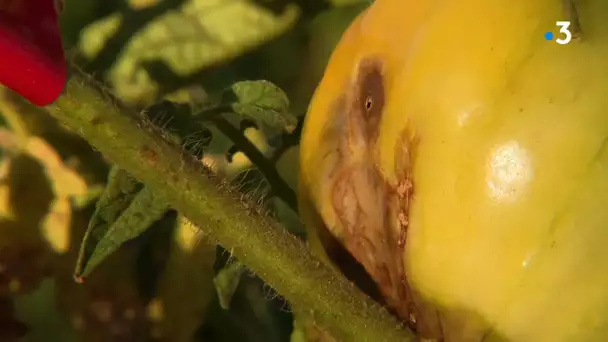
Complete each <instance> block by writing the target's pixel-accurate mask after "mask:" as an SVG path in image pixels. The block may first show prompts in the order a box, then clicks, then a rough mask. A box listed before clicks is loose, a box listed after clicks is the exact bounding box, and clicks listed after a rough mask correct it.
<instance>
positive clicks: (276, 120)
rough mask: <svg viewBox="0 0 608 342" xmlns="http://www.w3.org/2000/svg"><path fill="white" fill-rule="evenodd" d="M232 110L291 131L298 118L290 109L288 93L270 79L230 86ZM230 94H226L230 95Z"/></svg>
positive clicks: (273, 126) (275, 127) (282, 129)
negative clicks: (232, 100)
mask: <svg viewBox="0 0 608 342" xmlns="http://www.w3.org/2000/svg"><path fill="white" fill-rule="evenodd" d="M230 91H231V92H230V93H229V95H228V96H231V97H233V99H234V102H233V103H232V110H233V111H234V112H235V113H237V114H240V115H242V116H245V117H248V118H251V119H253V120H255V121H256V122H259V123H262V124H263V125H264V126H266V127H267V128H271V129H279V130H281V131H287V132H291V131H293V130H294V129H295V127H296V125H297V124H298V118H297V117H296V116H295V115H293V114H292V113H291V112H290V111H289V99H288V98H287V95H286V94H285V93H284V92H283V90H281V88H279V87H277V86H276V85H274V84H273V83H271V82H269V81H264V80H261V81H242V82H237V83H235V84H234V85H232V87H231V88H230ZM228 96H225V98H226V97H228Z"/></svg>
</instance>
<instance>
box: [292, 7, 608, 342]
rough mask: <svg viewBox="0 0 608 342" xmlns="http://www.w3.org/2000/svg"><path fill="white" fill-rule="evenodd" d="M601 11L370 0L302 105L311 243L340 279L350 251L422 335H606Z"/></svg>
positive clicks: (607, 196)
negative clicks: (565, 38)
mask: <svg viewBox="0 0 608 342" xmlns="http://www.w3.org/2000/svg"><path fill="white" fill-rule="evenodd" d="M572 8H574V9H576V11H572ZM567 16H570V17H569V18H567V19H565V17H567ZM607 18H608V2H607V1H604V0H580V1H577V0H575V1H574V2H572V1H567V0H564V1H559V0H508V1H507V0H494V1H486V0H442V1H438V0H436V1H431V0H376V1H375V2H374V3H373V4H372V5H371V6H370V8H369V9H367V10H366V11H365V12H363V13H362V14H361V15H360V16H359V17H358V18H357V19H356V20H355V21H354V22H353V23H352V25H351V26H350V27H349V29H348V30H347V31H346V32H345V34H344V36H343V37H342V40H341V41H340V43H339V44H338V46H337V47H336V49H335V51H334V53H333V55H332V57H331V59H330V61H329V64H328V66H327V69H326V71H325V74H324V77H323V79H322V81H321V83H320V85H319V86H318V88H317V91H316V93H315V95H314V97H313V99H312V102H311V105H310V107H309V111H308V114H307V118H306V122H305V127H304V131H303V137H302V143H301V148H302V150H301V166H300V168H301V170H300V171H301V175H300V185H299V187H300V188H299V201H300V210H301V213H302V216H303V219H304V221H305V223H306V225H307V227H308V230H309V235H310V246H311V248H312V249H313V250H314V251H315V252H317V253H319V254H320V255H322V256H323V257H324V258H325V259H326V260H328V261H329V262H331V263H332V264H333V265H335V266H337V267H338V268H339V269H340V270H342V271H343V272H344V273H345V274H346V273H347V271H348V270H346V269H345V268H344V267H343V265H342V264H344V263H343V262H342V261H343V259H341V260H342V261H341V260H338V259H337V257H336V255H338V254H339V253H337V252H336V250H338V249H340V250H343V252H344V251H345V252H346V253H347V254H348V255H350V257H352V258H353V259H354V260H355V261H356V264H358V265H359V266H360V267H362V269H363V270H364V271H365V274H366V275H367V277H368V278H370V279H371V280H372V283H373V285H374V286H372V287H374V289H372V290H370V291H367V293H370V295H371V294H373V293H375V295H374V296H375V298H376V299H378V300H379V301H380V302H381V303H383V304H384V305H386V306H387V307H388V308H389V309H390V310H391V312H393V313H394V314H395V315H396V316H397V317H399V318H400V319H402V320H403V321H405V322H407V323H408V324H409V325H410V326H411V327H412V328H413V329H414V330H415V331H416V332H417V333H418V334H419V335H421V336H423V337H427V338H434V339H436V340H442V341H456V342H460V341H486V342H487V341H515V342H528V341H534V342H538V341H540V342H544V341H547V342H560V341H564V342H565V341H606V340H608V247H607V246H608V210H606V207H607V206H608V149H607V148H606V146H607V141H608V96H607V94H608V93H607V91H608V20H607ZM558 20H578V24H579V25H577V27H576V29H577V32H575V33H576V35H575V36H576V38H575V39H573V40H572V41H571V42H570V43H569V44H566V45H559V44H556V43H555V42H554V41H547V40H545V39H544V33H545V32H547V31H553V32H555V34H556V35H557V34H558V32H559V28H558V27H557V26H556V21H558ZM351 279H353V278H352V277H351ZM355 281H357V280H355Z"/></svg>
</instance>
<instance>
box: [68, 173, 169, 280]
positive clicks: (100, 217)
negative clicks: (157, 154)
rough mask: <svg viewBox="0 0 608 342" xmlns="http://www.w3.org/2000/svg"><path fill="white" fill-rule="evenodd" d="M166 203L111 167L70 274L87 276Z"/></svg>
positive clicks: (158, 214) (151, 220)
mask: <svg viewBox="0 0 608 342" xmlns="http://www.w3.org/2000/svg"><path fill="white" fill-rule="evenodd" d="M168 208H169V205H168V203H167V202H166V201H165V200H164V199H161V198H159V197H158V196H157V195H155V194H154V193H153V192H152V190H150V189H149V188H147V187H144V185H143V184H141V183H140V182H139V181H137V180H136V179H135V178H134V177H133V176H131V175H130V174H128V173H127V172H126V171H124V170H122V169H119V168H118V167H116V166H114V167H113V168H112V170H111V171H110V175H109V179H108V185H107V187H106V189H105V191H104V193H103V194H102V196H101V198H100V199H99V201H98V202H97V205H96V208H95V212H94V213H93V216H92V217H91V221H90V222H89V227H88V228H87V232H86V234H85V236H84V238H83V241H82V244H81V247H80V252H79V255H78V261H77V264H76V270H75V273H74V276H75V277H76V278H77V279H81V278H82V277H85V276H87V275H89V274H90V273H91V272H92V271H93V270H94V269H95V268H96V267H97V266H99V265H100V264H101V263H102V262H103V260H105V259H106V258H107V257H108V256H109V255H110V254H112V253H113V252H115V251H116V250H118V248H119V247H120V246H121V245H122V244H123V243H125V242H127V241H129V240H131V239H133V238H136V237H137V236H139V235H140V234H141V233H143V232H144V231H145V230H146V229H148V228H149V227H150V225H152V224H153V223H154V222H155V221H157V220H158V219H160V218H161V217H162V216H163V215H164V214H165V212H166V211H167V210H168Z"/></svg>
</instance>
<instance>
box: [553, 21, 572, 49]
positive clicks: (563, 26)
mask: <svg viewBox="0 0 608 342" xmlns="http://www.w3.org/2000/svg"><path fill="white" fill-rule="evenodd" d="M555 24H556V25H557V26H559V27H560V29H559V33H563V34H564V35H566V38H557V39H556V40H555V42H556V43H557V44H561V45H565V44H568V43H570V41H571V40H572V32H570V30H569V29H568V28H569V27H570V22H569V21H558V22H556V23H555Z"/></svg>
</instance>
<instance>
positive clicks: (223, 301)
mask: <svg viewBox="0 0 608 342" xmlns="http://www.w3.org/2000/svg"><path fill="white" fill-rule="evenodd" d="M244 271H245V265H243V264H241V263H240V262H238V261H234V262H231V263H229V264H228V265H226V266H224V268H222V269H221V270H220V271H219V272H218V274H217V275H216V276H215V278H214V279H213V283H214V284H215V289H216V291H217V296H218V299H219V301H220V306H221V307H222V309H224V310H228V308H229V307H230V301H231V300H232V296H234V292H235V291H236V288H237V287H238V286H239V282H240V280H241V275H242V274H243V272H244Z"/></svg>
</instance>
